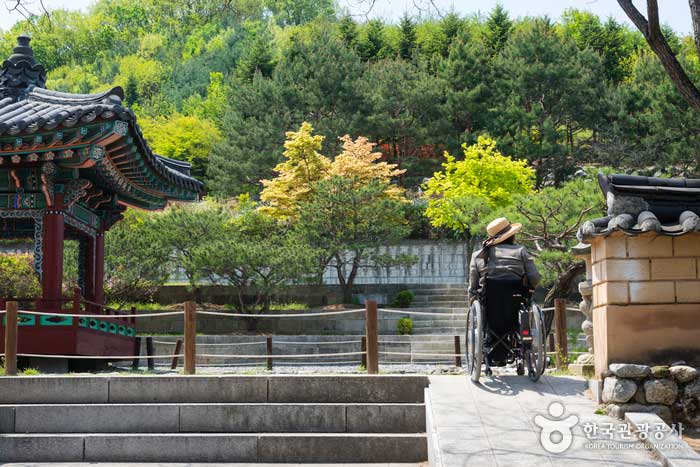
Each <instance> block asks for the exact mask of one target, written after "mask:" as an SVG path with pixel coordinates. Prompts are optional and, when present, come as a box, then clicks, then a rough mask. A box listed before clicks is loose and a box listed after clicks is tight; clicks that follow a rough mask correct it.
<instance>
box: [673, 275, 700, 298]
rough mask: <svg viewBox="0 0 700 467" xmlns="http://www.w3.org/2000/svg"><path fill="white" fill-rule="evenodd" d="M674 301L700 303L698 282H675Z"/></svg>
mask: <svg viewBox="0 0 700 467" xmlns="http://www.w3.org/2000/svg"><path fill="white" fill-rule="evenodd" d="M676 300H677V301H678V302H679V303H700V281H697V280H695V281H676Z"/></svg>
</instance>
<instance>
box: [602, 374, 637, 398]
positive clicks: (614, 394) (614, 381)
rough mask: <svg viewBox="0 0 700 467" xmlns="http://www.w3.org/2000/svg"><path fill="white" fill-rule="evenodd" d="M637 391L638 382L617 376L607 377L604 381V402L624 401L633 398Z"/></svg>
mask: <svg viewBox="0 0 700 467" xmlns="http://www.w3.org/2000/svg"><path fill="white" fill-rule="evenodd" d="M635 392H637V384H636V383H635V382H634V381H632V380H629V379H620V378H616V377H614V376H613V377H610V378H605V381H604V382H603V402H604V403H606V404H610V403H624V402H627V401H629V400H630V399H632V397H633V396H634V393H635Z"/></svg>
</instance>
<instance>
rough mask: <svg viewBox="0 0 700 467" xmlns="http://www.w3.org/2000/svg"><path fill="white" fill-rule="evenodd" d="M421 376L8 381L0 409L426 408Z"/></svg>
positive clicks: (2, 385) (1, 384) (1, 388)
mask: <svg viewBox="0 0 700 467" xmlns="http://www.w3.org/2000/svg"><path fill="white" fill-rule="evenodd" d="M427 384H428V380H427V378H426V377H425V376H417V375H376V376H375V375H373V376H369V377H368V376H362V375H323V376H321V375H319V376H313V377H308V376H304V375H298V376H284V375H269V376H262V375H261V376H239V375H219V376H209V375H206V376H205V375H201V376H200V375H197V376H184V375H179V376H165V375H154V376H113V375H105V376H77V375H71V376H31V377H26V376H7V377H3V378H0V404H12V405H17V404H108V403H112V404H114V403H119V404H135V403H150V404H153V403H265V402H266V403H422V402H423V397H424V393H423V390H424V388H425V387H426V386H427Z"/></svg>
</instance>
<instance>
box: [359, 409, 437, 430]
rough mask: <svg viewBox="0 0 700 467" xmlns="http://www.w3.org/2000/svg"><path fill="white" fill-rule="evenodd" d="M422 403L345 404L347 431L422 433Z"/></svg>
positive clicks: (423, 416)
mask: <svg viewBox="0 0 700 467" xmlns="http://www.w3.org/2000/svg"><path fill="white" fill-rule="evenodd" d="M424 431H425V405H423V404H385V405H377V404H353V405H348V406H347V432H348V433H422V432H424Z"/></svg>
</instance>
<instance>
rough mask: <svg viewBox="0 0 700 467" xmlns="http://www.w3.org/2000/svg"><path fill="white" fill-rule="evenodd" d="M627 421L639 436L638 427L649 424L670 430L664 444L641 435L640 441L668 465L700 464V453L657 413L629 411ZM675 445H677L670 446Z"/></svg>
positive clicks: (686, 466)
mask: <svg viewBox="0 0 700 467" xmlns="http://www.w3.org/2000/svg"><path fill="white" fill-rule="evenodd" d="M625 421H626V422H627V423H629V425H630V428H631V429H632V431H634V432H635V433H637V435H638V436H639V433H638V430H637V427H638V426H640V425H644V424H647V426H661V425H663V427H664V428H663V431H668V434H667V435H666V436H665V438H664V440H663V445H660V444H654V443H650V442H648V441H644V440H643V439H642V438H641V437H640V441H642V442H644V443H645V444H646V445H647V446H649V447H650V448H651V450H652V451H653V452H654V453H655V454H656V455H657V456H658V457H659V459H661V461H662V462H663V464H664V466H666V467H697V466H698V465H700V454H698V453H697V452H695V451H694V450H693V449H692V448H691V447H690V446H689V445H688V443H686V442H685V441H683V440H682V439H681V438H679V437H678V436H677V435H675V434H673V433H671V432H670V431H671V428H670V427H669V426H668V425H667V424H666V423H665V422H664V421H663V420H662V419H661V417H659V416H658V415H656V414H651V413H639V412H629V413H627V414H625ZM666 445H673V446H677V447H668V446H666Z"/></svg>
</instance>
